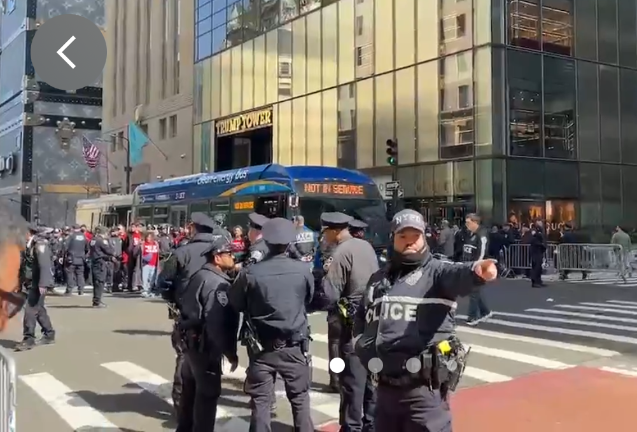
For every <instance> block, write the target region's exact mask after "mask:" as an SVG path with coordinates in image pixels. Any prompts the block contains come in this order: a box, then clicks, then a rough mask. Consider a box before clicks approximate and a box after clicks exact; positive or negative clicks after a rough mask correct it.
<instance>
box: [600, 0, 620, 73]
mask: <svg viewBox="0 0 637 432" xmlns="http://www.w3.org/2000/svg"><path fill="white" fill-rule="evenodd" d="M617 27H618V26H617V0H598V2H597V32H598V37H599V41H598V46H597V56H598V59H599V61H600V63H617V30H618V28H617Z"/></svg>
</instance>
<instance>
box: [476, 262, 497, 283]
mask: <svg viewBox="0 0 637 432" xmlns="http://www.w3.org/2000/svg"><path fill="white" fill-rule="evenodd" d="M496 262H497V261H496V260H494V259H486V260H480V261H476V262H475V263H474V265H473V271H474V273H475V274H476V276H478V277H480V278H482V279H484V280H485V281H487V282H488V281H492V280H495V279H496V278H497V277H498V268H497V267H496V265H495V263H496Z"/></svg>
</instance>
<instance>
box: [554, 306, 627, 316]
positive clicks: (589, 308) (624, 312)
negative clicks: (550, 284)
mask: <svg viewBox="0 0 637 432" xmlns="http://www.w3.org/2000/svg"><path fill="white" fill-rule="evenodd" d="M555 307H556V308H560V309H576V310H587V311H594V312H610V313H615V314H619V315H635V316H637V312H633V311H627V310H620V309H610V308H605V307H598V306H582V305H555Z"/></svg>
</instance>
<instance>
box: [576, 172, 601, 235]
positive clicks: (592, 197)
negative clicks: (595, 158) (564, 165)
mask: <svg viewBox="0 0 637 432" xmlns="http://www.w3.org/2000/svg"><path fill="white" fill-rule="evenodd" d="M600 166H601V164H591V163H582V164H580V167H579V184H580V188H579V190H580V213H581V216H580V226H581V227H582V228H583V229H586V228H588V227H598V226H599V225H600V224H601V222H602V217H601V216H602V215H601V195H602V190H601V189H602V186H601V178H600V175H601V174H600Z"/></svg>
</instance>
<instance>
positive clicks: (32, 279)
mask: <svg viewBox="0 0 637 432" xmlns="http://www.w3.org/2000/svg"><path fill="white" fill-rule="evenodd" d="M37 231H38V229H37V227H36V226H30V227H29V231H28V233H27V246H26V249H25V252H24V271H23V273H24V275H25V276H24V279H25V282H26V284H27V289H28V291H27V301H26V305H25V308H24V332H23V338H22V342H21V343H19V344H18V345H17V346H16V348H15V349H16V351H27V350H30V349H31V348H33V347H34V346H35V345H36V340H35V331H36V328H35V325H36V323H38V324H40V327H42V334H43V336H42V338H41V339H39V340H38V341H37V344H41V345H49V344H52V343H55V330H54V329H53V325H52V324H51V319H50V318H49V314H48V313H47V311H46V307H44V299H45V298H46V292H47V287H49V286H51V285H53V271H52V268H51V249H50V248H49V244H48V242H47V241H46V240H45V239H43V238H39V237H38V236H37V235H36V233H37Z"/></svg>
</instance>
